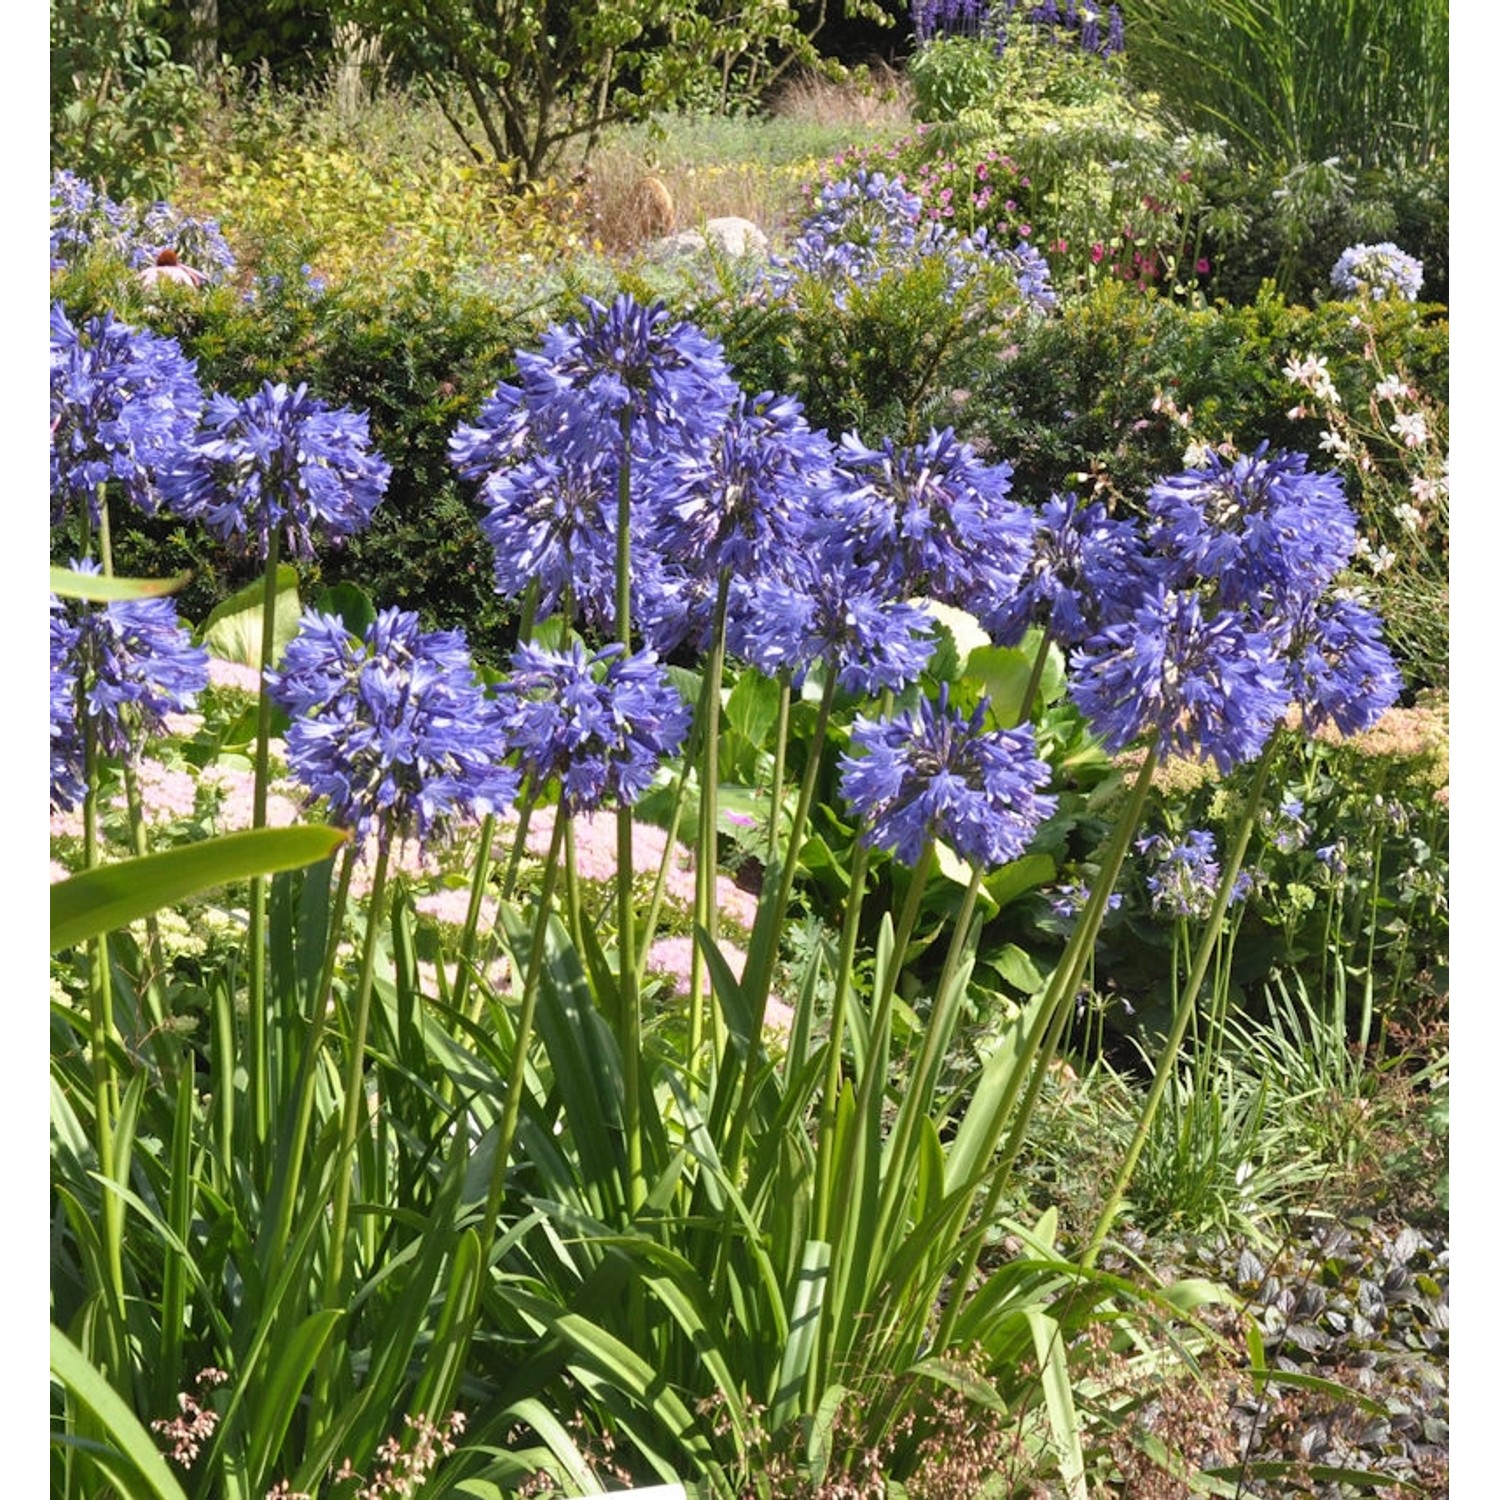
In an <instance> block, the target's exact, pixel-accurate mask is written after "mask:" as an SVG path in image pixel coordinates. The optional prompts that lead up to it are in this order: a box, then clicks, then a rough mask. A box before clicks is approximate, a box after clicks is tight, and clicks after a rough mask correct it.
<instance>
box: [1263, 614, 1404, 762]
mask: <svg viewBox="0 0 1500 1500" xmlns="http://www.w3.org/2000/svg"><path fill="white" fill-rule="evenodd" d="M1286 629H1287V644H1286V655H1287V678H1288V683H1289V686H1290V688H1291V693H1292V701H1293V703H1295V704H1296V706H1297V707H1298V708H1299V709H1300V710H1301V714H1302V727H1303V729H1304V730H1305V731H1306V732H1307V733H1309V734H1315V733H1316V732H1317V731H1318V730H1319V729H1321V728H1323V727H1324V726H1325V725H1332V726H1333V728H1335V729H1337V730H1338V731H1339V733H1341V734H1359V733H1362V732H1363V731H1364V730H1366V729H1370V728H1372V727H1373V726H1374V724H1375V723H1376V721H1377V720H1378V719H1379V718H1380V716H1381V715H1382V714H1383V713H1385V711H1386V710H1387V709H1388V708H1390V707H1392V706H1393V705H1394V704H1395V702H1396V700H1397V698H1399V697H1400V695H1401V674H1400V672H1399V671H1398V670H1397V668H1396V662H1395V659H1394V658H1393V657H1392V655H1391V653H1390V651H1389V650H1388V649H1387V647H1386V645H1385V642H1384V641H1383V640H1382V639H1381V623H1380V617H1379V616H1378V615H1377V614H1376V613H1375V612H1374V610H1372V609H1369V608H1367V607H1366V606H1365V605H1364V604H1362V603H1360V602H1359V601H1358V600H1357V599H1353V598H1349V597H1347V596H1344V595H1340V594H1333V595H1330V596H1329V597H1327V598H1324V599H1319V600H1316V601H1313V602H1309V603H1307V604H1305V605H1303V606H1302V608H1301V609H1299V610H1298V611H1297V612H1296V613H1295V614H1293V615H1292V617H1291V618H1290V620H1289V621H1287V622H1286Z"/></svg>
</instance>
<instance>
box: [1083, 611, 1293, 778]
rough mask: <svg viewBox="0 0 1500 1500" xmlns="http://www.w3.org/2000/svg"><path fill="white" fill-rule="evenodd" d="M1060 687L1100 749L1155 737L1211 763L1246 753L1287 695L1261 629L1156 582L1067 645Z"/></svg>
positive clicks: (1174, 751)
mask: <svg viewBox="0 0 1500 1500" xmlns="http://www.w3.org/2000/svg"><path fill="white" fill-rule="evenodd" d="M1070 665H1071V667H1072V678H1071V682H1070V691H1071V693H1072V696H1073V699H1074V701H1075V702H1076V703H1077V704H1078V706H1079V707H1080V708H1081V709H1082V710H1083V712H1084V714H1085V715H1087V717H1088V718H1089V720H1090V721H1091V722H1092V724H1093V726H1094V728H1095V730H1096V731H1097V732H1098V733H1099V734H1100V735H1101V737H1102V738H1103V740H1104V743H1105V745H1106V746H1107V747H1108V748H1109V749H1110V750H1122V749H1124V748H1125V747H1126V746H1127V745H1129V744H1131V743H1133V742H1134V741H1135V740H1137V739H1140V738H1142V737H1151V736H1160V744H1161V749H1162V752H1163V753H1164V754H1166V755H1173V756H1180V757H1182V758H1183V759H1187V760H1212V761H1213V762H1214V764H1215V765H1216V766H1217V767H1218V768H1219V770H1220V771H1221V772H1224V773H1226V774H1227V773H1228V772H1229V771H1230V770H1232V769H1233V768H1234V767H1235V766H1236V765H1239V764H1241V763H1242V762H1244V761H1247V760H1249V759H1251V758H1252V757H1253V756H1255V755H1256V754H1257V753H1258V752H1259V751H1260V749H1261V747H1262V746H1263V745H1264V744H1265V742H1266V741H1267V739H1269V738H1270V735H1271V731H1272V730H1273V729H1274V728H1275V727H1276V725H1277V723H1278V722H1279V721H1280V719H1281V718H1282V716H1283V715H1284V714H1285V713H1286V710H1287V708H1288V706H1289V705H1290V703H1291V694H1290V692H1289V690H1288V688H1287V685H1286V670H1285V665H1284V663H1283V661H1282V658H1281V654H1280V652H1279V651H1278V649H1277V645H1276V642H1275V641H1274V640H1273V638H1272V636H1271V635H1270V633H1268V632H1267V631H1266V630H1264V629H1259V628H1257V627H1256V623H1255V621H1254V619H1253V618H1252V617H1250V616H1247V615H1245V614H1244V613H1243V612H1242V611H1239V610H1230V609H1226V610H1219V611H1214V610H1213V609H1212V607H1208V608H1205V602H1204V599H1203V596H1202V595H1201V594H1200V593H1199V592H1198V591H1196V590H1175V589H1166V588H1163V587H1161V586H1160V585H1156V586H1155V587H1153V588H1152V589H1151V591H1150V592H1149V593H1148V594H1147V595H1146V597H1145V599H1144V601H1143V602H1142V603H1141V605H1140V606H1139V607H1138V608H1137V609H1136V610H1135V611H1134V612H1133V613H1132V614H1131V615H1130V617H1129V619H1127V620H1125V621H1123V622H1121V623H1119V624H1115V625H1110V626H1106V627H1105V629H1103V630H1101V631H1100V632H1099V633H1098V634H1097V635H1094V636H1092V637H1090V639H1089V640H1088V642H1086V643H1085V645H1083V646H1081V647H1080V648H1079V649H1078V650H1077V651H1075V652H1074V654H1073V657H1072V659H1071V663H1070Z"/></svg>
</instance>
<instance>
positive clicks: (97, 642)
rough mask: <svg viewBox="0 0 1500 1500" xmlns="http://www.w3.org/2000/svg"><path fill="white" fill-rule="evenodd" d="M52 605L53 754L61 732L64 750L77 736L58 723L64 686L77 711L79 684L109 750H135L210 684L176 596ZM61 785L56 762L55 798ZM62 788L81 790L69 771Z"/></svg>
mask: <svg viewBox="0 0 1500 1500" xmlns="http://www.w3.org/2000/svg"><path fill="white" fill-rule="evenodd" d="M72 567H73V570H74V571H75V572H78V573H91V574H92V573H97V572H98V571H99V566H98V564H97V563H92V562H74V563H73V564H72ZM52 610H53V615H52V618H53V627H52V656H53V660H52V687H53V714H54V727H53V739H54V754H55V753H56V750H57V741H58V740H59V739H62V740H63V741H64V754H65V756H68V755H71V754H72V748H71V747H72V746H73V745H74V744H75V743H76V740H75V736H74V735H73V734H71V733H64V734H62V735H59V734H58V731H57V724H56V716H57V715H58V713H59V712H61V711H62V707H63V697H62V694H61V692H60V690H61V689H66V695H67V698H68V700H69V701H71V703H72V704H73V705H74V712H76V710H77V705H78V703H79V701H80V699H79V692H80V690H81V703H82V708H83V712H84V713H85V714H86V715H87V716H88V719H89V722H90V725H91V727H92V729H93V734H94V742H95V744H97V745H98V747H99V749H100V750H101V751H102V752H103V753H104V754H106V755H111V756H121V757H130V758H134V757H135V756H138V755H139V754H140V752H141V750H142V748H143V747H144V745H145V743H146V740H147V739H148V738H149V737H151V736H152V735H156V734H160V733H162V732H163V731H164V730H165V728H166V720H167V716H168V715H169V714H176V713H186V712H188V710H190V709H191V708H192V707H193V705H194V703H195V702H196V701H197V697H198V694H199V693H201V692H202V691H203V689H204V688H205V687H207V685H208V653H207V652H206V651H205V650H203V648H202V647H201V646H195V645H194V644H193V639H192V636H191V635H190V634H189V633H188V631H187V630H186V628H185V627H184V626H183V625H182V623H181V622H180V621H179V620H178V618H177V606H176V605H175V604H173V602H172V601H171V600H170V599H166V598H160V599H131V600H112V601H111V602H110V603H108V604H105V605H103V606H100V605H95V604H87V603H83V602H82V601H79V602H77V603H76V604H75V605H74V606H72V607H71V608H69V607H67V606H63V605H61V604H60V603H59V602H57V601H56V596H54V603H53V606H52ZM80 734H81V731H80ZM77 764H78V765H79V766H81V760H79V761H78V762H77ZM58 790H59V786H58V776H57V771H56V768H55V767H54V775H53V799H54V802H55V801H56V799H57V795H58ZM63 790H64V792H68V791H70V790H71V791H76V786H74V785H73V784H72V783H71V782H69V780H68V778H67V776H66V775H65V776H64V778H63ZM75 800H76V799H75Z"/></svg>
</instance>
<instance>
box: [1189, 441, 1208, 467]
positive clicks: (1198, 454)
mask: <svg viewBox="0 0 1500 1500" xmlns="http://www.w3.org/2000/svg"><path fill="white" fill-rule="evenodd" d="M1212 452H1213V449H1212V448H1210V447H1209V445H1208V444H1207V443H1202V442H1197V441H1194V442H1191V443H1189V444H1188V445H1187V447H1186V448H1184V449H1183V450H1182V467H1183V468H1184V469H1201V468H1204V467H1205V466H1206V465H1207V463H1208V456H1209V454H1210V453H1212Z"/></svg>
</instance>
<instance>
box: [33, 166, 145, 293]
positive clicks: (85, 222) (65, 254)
mask: <svg viewBox="0 0 1500 1500" xmlns="http://www.w3.org/2000/svg"><path fill="white" fill-rule="evenodd" d="M129 217H130V214H129V210H128V209H127V208H125V206H124V205H123V204H120V203H116V202H115V201H114V200H113V199H112V198H110V196H109V195H108V194H107V193H104V192H101V191H100V190H99V189H97V188H95V187H94V186H93V184H92V183H90V182H87V181H86V180H85V179H84V178H82V177H80V176H78V174H77V173H76V172H69V171H67V170H66V169H65V168H64V169H59V170H58V171H56V172H54V173H53V174H52V229H51V263H52V269H53V270H54V271H61V270H65V269H66V268H67V267H68V266H71V265H73V264H75V263H76V262H77V261H78V260H79V259H80V257H81V256H82V255H83V253H84V252H85V251H86V250H89V249H91V248H92V247H93V246H95V245H100V246H103V247H105V248H107V249H110V250H112V251H115V252H122V251H123V249H124V247H125V244H126V242H127V239H128V229H127V225H128V221H129Z"/></svg>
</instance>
